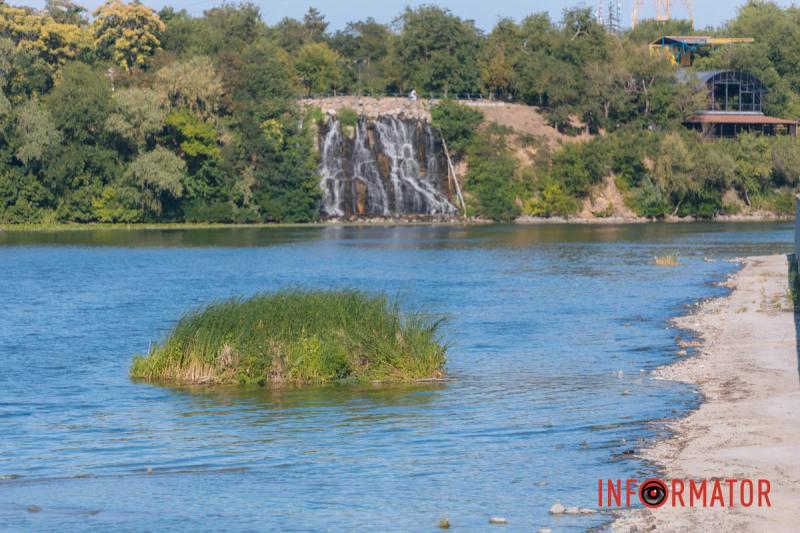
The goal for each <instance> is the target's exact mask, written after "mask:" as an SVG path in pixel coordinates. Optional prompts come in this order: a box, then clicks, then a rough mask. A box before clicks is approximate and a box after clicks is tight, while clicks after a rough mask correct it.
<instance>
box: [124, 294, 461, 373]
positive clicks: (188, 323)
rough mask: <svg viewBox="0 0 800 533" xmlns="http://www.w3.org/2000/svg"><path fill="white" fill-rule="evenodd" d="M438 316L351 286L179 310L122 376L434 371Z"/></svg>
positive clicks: (441, 351) (441, 352)
mask: <svg viewBox="0 0 800 533" xmlns="http://www.w3.org/2000/svg"><path fill="white" fill-rule="evenodd" d="M442 324H443V319H442V318H433V317H430V316H428V315H425V314H423V313H419V312H418V313H410V314H403V313H402V312H401V310H400V307H399V305H398V303H397V302H391V301H389V299H388V298H387V297H386V296H383V295H379V296H374V295H369V294H367V293H364V292H361V291H302V290H287V291H281V292H277V293H271V294H262V295H258V296H254V297H252V298H248V299H232V300H226V301H220V302H215V303H211V304H210V305H207V306H204V307H201V308H199V309H196V310H193V311H191V312H189V313H187V314H186V315H185V316H184V317H183V318H181V320H180V321H179V322H178V323H177V324H176V325H175V327H174V328H173V330H172V331H171V333H170V334H169V335H168V336H167V338H166V339H165V340H164V342H163V343H161V344H159V345H156V346H155V347H153V348H152V349H151V350H150V353H149V354H148V355H146V356H136V357H135V358H134V360H133V365H132V367H131V371H130V373H131V376H132V377H134V378H139V379H144V380H148V381H159V382H173V383H186V384H198V383H212V384H259V385H264V386H284V385H307V384H321V383H330V382H336V381H353V382H371V381H381V382H408V381H417V380H423V379H432V378H440V377H442V376H443V375H444V364H445V353H446V351H447V346H446V344H444V343H443V342H442V340H441V337H440V330H441V326H442Z"/></svg>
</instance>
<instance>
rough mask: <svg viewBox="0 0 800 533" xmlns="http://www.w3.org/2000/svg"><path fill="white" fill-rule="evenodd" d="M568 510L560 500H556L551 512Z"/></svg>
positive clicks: (561, 512)
mask: <svg viewBox="0 0 800 533" xmlns="http://www.w3.org/2000/svg"><path fill="white" fill-rule="evenodd" d="M566 510H567V509H566V508H565V507H564V506H563V505H561V504H560V503H559V502H556V503H554V504H553V506H552V507H550V514H564V511H566Z"/></svg>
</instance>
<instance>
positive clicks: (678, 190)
mask: <svg viewBox="0 0 800 533" xmlns="http://www.w3.org/2000/svg"><path fill="white" fill-rule="evenodd" d="M693 172H694V161H693V159H692V157H691V153H690V152H689V148H688V147H687V146H686V143H685V142H684V140H683V138H682V137H681V136H680V135H679V134H677V133H669V134H667V135H666V136H665V137H664V139H663V140H662V141H661V146H660V147H659V152H658V158H657V159H656V165H655V171H654V177H655V183H656V184H657V185H658V186H659V187H660V188H661V190H662V191H666V192H667V193H668V194H669V195H670V196H671V198H672V200H673V205H674V206H675V207H674V209H673V211H672V214H673V215H676V214H678V211H679V210H680V208H681V204H683V202H684V200H686V197H687V196H688V195H689V194H690V193H693V192H695V193H696V192H698V191H699V190H700V188H699V187H697V182H696V181H695V180H694V179H693Z"/></svg>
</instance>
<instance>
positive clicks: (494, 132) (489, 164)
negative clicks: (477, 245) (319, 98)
mask: <svg viewBox="0 0 800 533" xmlns="http://www.w3.org/2000/svg"><path fill="white" fill-rule="evenodd" d="M506 135H507V132H505V131H504V130H502V129H498V128H494V127H489V128H487V129H486V130H485V131H482V132H480V133H479V134H478V135H477V136H476V138H475V139H474V140H473V142H472V144H471V145H470V147H469V152H468V155H467V161H468V162H469V170H468V171H467V175H466V179H465V187H466V190H467V191H468V192H470V193H471V194H472V196H473V197H474V198H475V200H476V205H473V206H472V207H473V212H474V213H475V214H477V215H480V216H483V217H486V218H489V219H492V220H495V221H498V222H508V221H511V220H513V219H515V218H516V217H518V216H519V214H520V209H519V207H518V206H517V205H516V203H515V202H516V198H517V189H518V188H519V183H518V182H517V180H516V174H517V171H518V163H517V160H516V158H515V157H514V155H513V154H512V153H511V151H510V150H509V149H508V145H507V143H506Z"/></svg>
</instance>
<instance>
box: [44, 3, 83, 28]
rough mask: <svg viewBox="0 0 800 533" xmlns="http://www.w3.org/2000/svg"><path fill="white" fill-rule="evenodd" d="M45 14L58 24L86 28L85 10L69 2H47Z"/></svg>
mask: <svg viewBox="0 0 800 533" xmlns="http://www.w3.org/2000/svg"><path fill="white" fill-rule="evenodd" d="M44 10H45V12H46V13H47V14H48V15H50V17H51V18H52V19H53V20H54V21H56V22H58V23H59V24H71V25H73V26H86V25H87V24H88V22H87V20H86V8H85V7H83V6H79V5H78V4H76V3H74V2H72V1H71V0H47V1H46V2H45V8H44Z"/></svg>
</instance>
